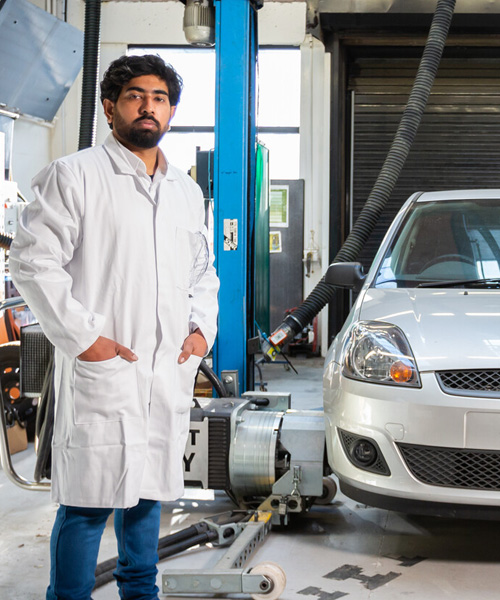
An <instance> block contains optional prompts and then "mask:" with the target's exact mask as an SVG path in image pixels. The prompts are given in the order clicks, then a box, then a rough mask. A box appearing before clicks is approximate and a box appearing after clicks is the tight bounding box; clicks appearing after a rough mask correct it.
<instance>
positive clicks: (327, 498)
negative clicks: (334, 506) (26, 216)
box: [314, 477, 337, 505]
mask: <svg viewBox="0 0 500 600" xmlns="http://www.w3.org/2000/svg"><path fill="white" fill-rule="evenodd" d="M336 493H337V484H336V483H335V481H334V480H333V479H332V478H331V477H323V493H322V494H321V496H318V497H317V498H316V500H315V501H314V503H315V504H321V505H324V504H330V503H331V501H332V500H333V499H334V498H335V494H336Z"/></svg>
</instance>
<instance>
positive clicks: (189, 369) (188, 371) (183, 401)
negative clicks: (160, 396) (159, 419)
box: [175, 354, 202, 413]
mask: <svg viewBox="0 0 500 600" xmlns="http://www.w3.org/2000/svg"><path fill="white" fill-rule="evenodd" d="M201 361H202V357H201V356H196V355H195V354H191V356H190V357H189V358H188V359H187V360H186V362H184V363H181V364H179V363H177V369H176V373H177V378H176V379H177V382H176V383H177V384H176V386H175V393H176V398H177V402H176V412H178V413H185V412H187V411H188V410H189V409H190V407H191V404H192V402H193V392H194V383H195V379H196V374H197V373H198V367H199V366H200V363H201Z"/></svg>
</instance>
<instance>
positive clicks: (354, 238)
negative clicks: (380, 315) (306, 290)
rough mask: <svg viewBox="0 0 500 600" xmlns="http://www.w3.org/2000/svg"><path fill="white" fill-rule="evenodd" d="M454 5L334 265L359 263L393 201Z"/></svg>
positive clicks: (328, 290)
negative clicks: (384, 213) (367, 244)
mask: <svg viewBox="0 0 500 600" xmlns="http://www.w3.org/2000/svg"><path fill="white" fill-rule="evenodd" d="M455 2H456V0H438V3H437V6H436V10H435V12H434V16H433V19H432V24H431V28H430V31H429V36H428V38H427V41H426V44H425V48H424V52H423V55H422V58H421V60H420V64H419V67H418V71H417V76H416V78H415V82H414V84H413V87H412V90H411V93H410V97H409V99H408V103H407V105H406V107H405V110H404V112H403V116H402V118H401V121H400V123H399V127H398V129H397V132H396V135H395V137H394V140H393V142H392V145H391V148H390V150H389V153H388V155H387V157H386V159H385V162H384V164H383V166H382V169H381V171H380V173H379V176H378V178H377V181H376V182H375V185H374V186H373V189H372V190H371V192H370V195H369V196H368V199H367V201H366V203H365V205H364V206H363V209H362V210H361V213H360V215H359V217H358V218H357V220H356V223H355V224H354V226H353V228H352V230H351V232H350V233H349V235H348V237H347V239H346V241H345V242H344V244H343V245H342V248H341V249H340V250H339V252H338V253H337V255H336V256H335V258H334V260H333V262H334V263H338V262H350V261H354V260H356V258H357V257H358V255H359V253H360V251H361V249H362V248H363V247H364V245H365V244H366V242H367V240H368V238H369V237H370V235H371V233H372V231H373V229H374V227H375V225H376V224H377V221H378V220H379V218H380V215H381V214H382V212H383V210H384V208H385V206H386V204H387V202H388V200H389V198H390V195H391V193H392V191H393V189H394V186H395V185H396V182H397V180H398V178H399V175H400V173H401V170H402V169H403V166H404V164H405V162H406V159H407V157H408V153H409V152H410V149H411V146H412V144H413V141H414V139H415V136H416V134H417V130H418V127H419V125H420V121H421V120H422V115H423V113H424V110H425V107H426V105H427V101H428V99H429V94H430V92H431V88H432V85H433V83H434V80H435V78H436V74H437V71H438V67H439V63H440V61H441V56H442V54H443V50H444V46H445V43H446V38H447V36H448V31H449V28H450V24H451V19H452V16H453V12H454V10H455ZM335 289H336V288H335V287H334V286H332V285H330V284H328V283H326V281H325V278H324V277H323V278H322V279H321V281H320V282H319V283H318V284H317V285H316V287H315V288H314V290H313V291H312V292H311V293H310V294H309V296H308V297H307V298H306V300H304V302H303V303H302V304H301V305H300V306H299V307H298V308H297V309H296V310H295V311H294V312H293V313H292V314H290V315H288V316H287V317H286V318H285V319H284V321H283V323H282V324H281V325H280V326H279V327H278V328H277V329H275V331H274V332H273V334H271V335H270V336H269V339H270V341H271V342H272V343H273V345H274V346H275V347H277V346H283V345H284V344H286V342H288V341H289V340H290V339H292V338H293V337H294V336H295V335H297V333H299V332H300V331H302V329H304V327H306V325H307V324H308V323H310V322H311V321H312V320H313V318H314V317H315V316H316V315H317V314H318V313H319V311H320V310H321V309H322V308H323V307H324V306H326V304H327V303H328V302H330V301H331V300H332V298H333V296H334V293H335Z"/></svg>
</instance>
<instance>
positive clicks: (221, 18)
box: [214, 0, 263, 395]
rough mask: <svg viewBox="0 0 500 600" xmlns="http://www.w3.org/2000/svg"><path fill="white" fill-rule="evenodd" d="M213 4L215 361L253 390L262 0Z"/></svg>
mask: <svg viewBox="0 0 500 600" xmlns="http://www.w3.org/2000/svg"><path fill="white" fill-rule="evenodd" d="M214 4H215V10H216V32H215V49H216V56H217V58H216V61H217V62H216V71H217V75H216V77H217V79H216V101H215V113H216V114H215V158H214V162H215V164H214V167H215V168H214V198H215V203H214V206H215V215H214V221H215V224H216V226H215V254H216V268H217V272H218V274H219V277H220V281H221V288H220V292H219V332H218V336H217V340H216V342H215V346H214V367H215V371H216V372H217V373H218V374H221V372H222V371H235V372H237V379H238V386H237V388H236V392H237V393H236V395H241V393H242V392H243V391H245V390H248V389H252V388H253V366H252V362H251V358H249V354H248V352H247V341H248V339H250V338H251V337H253V334H254V328H253V323H254V298H253V279H254V265H253V258H252V256H253V252H252V248H253V233H254V231H253V229H254V221H255V219H254V216H255V155H256V152H255V150H256V125H255V114H256V61H257V50H258V42H257V10H258V9H259V8H260V7H261V6H262V4H263V1H262V0H214Z"/></svg>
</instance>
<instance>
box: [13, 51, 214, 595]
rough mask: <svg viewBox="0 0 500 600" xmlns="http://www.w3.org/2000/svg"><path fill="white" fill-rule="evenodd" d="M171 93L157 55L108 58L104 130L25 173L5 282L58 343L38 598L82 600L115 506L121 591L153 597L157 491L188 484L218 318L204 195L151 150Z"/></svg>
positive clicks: (177, 87)
mask: <svg viewBox="0 0 500 600" xmlns="http://www.w3.org/2000/svg"><path fill="white" fill-rule="evenodd" d="M181 88H182V80H181V79H180V77H179V76H178V75H177V73H176V72H175V71H174V70H173V69H172V68H171V67H170V66H169V65H165V63H164V62H163V61H162V60H161V59H160V58H159V57H157V56H151V55H149V56H130V57H125V56H124V57H121V58H119V59H117V60H116V61H114V62H113V63H111V65H110V67H109V68H108V70H107V72H106V73H105V75H104V79H103V81H102V83H101V100H102V103H103V108H104V113H105V115H106V118H107V120H108V123H109V126H110V127H111V129H112V133H111V134H110V135H109V137H108V138H107V139H106V141H105V142H104V144H103V145H102V146H98V147H96V148H91V149H87V150H83V151H81V152H78V153H77V154H73V155H70V156H67V157H65V158H62V159H59V160H56V161H55V162H53V163H52V164H51V165H49V166H48V167H46V168H45V169H44V170H43V171H42V172H41V173H40V174H39V175H37V176H36V177H35V178H34V180H33V190H34V192H35V195H36V199H35V201H34V202H33V203H31V204H30V205H29V206H28V207H27V208H26V209H25V211H24V212H23V215H22V219H21V223H20V226H19V231H18V233H17V236H16V239H15V241H14V243H13V245H12V249H11V253H10V270H11V273H12V278H13V280H14V282H15V284H16V286H17V288H18V289H19V291H20V293H21V294H22V296H23V297H24V299H25V300H26V301H27V303H28V305H29V306H30V308H31V309H32V310H33V312H34V313H35V315H36V316H37V318H38V319H39V321H40V324H41V325H42V328H43V330H44V331H45V333H46V335H47V337H48V338H49V339H50V340H51V341H52V343H53V344H54V346H55V375H54V377H55V393H56V405H55V423H54V438H53V444H52V496H53V499H54V500H55V501H56V502H59V503H60V507H59V509H58V513H57V516H56V521H55V524H54V529H53V532H52V538H51V574H50V585H49V587H48V590H47V599H48V600H56V599H57V600H89V598H90V594H91V591H92V588H93V586H94V583H95V580H94V571H95V567H96V563H97V553H98V549H99V543H100V539H101V535H102V531H103V529H104V526H105V523H106V519H107V517H108V516H109V514H111V512H112V511H113V509H116V510H115V530H116V535H117V542H118V552H119V560H118V566H117V569H116V572H115V577H116V580H117V583H118V586H119V591H120V597H121V598H123V599H126V600H152V599H156V598H157V597H158V588H157V586H156V583H155V580H156V574H157V569H156V562H157V559H158V557H157V553H156V549H157V542H158V537H159V523H160V504H159V501H167V500H174V499H176V498H178V497H179V496H181V495H182V493H183V473H182V456H183V452H184V447H185V443H186V437H187V434H188V428H189V409H190V405H191V400H192V390H193V382H194V377H195V374H196V372H197V369H198V366H199V363H200V361H201V357H202V356H204V355H205V354H206V353H207V351H208V349H209V347H210V346H211V345H212V343H213V340H214V337H215V332H216V316H217V290H218V280H217V276H216V275H215V271H214V268H213V266H212V259H213V257H212V256H209V251H208V245H207V240H206V230H205V226H204V205H203V198H202V194H201V191H200V189H199V187H198V186H197V185H196V184H195V183H194V182H193V181H192V180H191V179H190V178H189V177H188V176H187V175H185V174H184V173H183V172H181V171H180V170H178V169H176V168H175V167H173V166H172V165H171V164H170V163H168V162H167V160H166V158H165V157H164V155H163V153H162V151H161V150H160V149H159V148H158V142H159V141H160V139H161V137H162V136H163V134H164V133H165V132H166V131H167V130H168V129H169V123H170V120H171V118H172V117H173V115H174V113H175V108H176V106H177V103H178V100H179V95H180V92H181Z"/></svg>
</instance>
